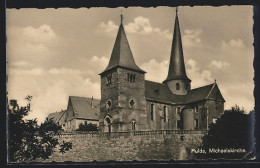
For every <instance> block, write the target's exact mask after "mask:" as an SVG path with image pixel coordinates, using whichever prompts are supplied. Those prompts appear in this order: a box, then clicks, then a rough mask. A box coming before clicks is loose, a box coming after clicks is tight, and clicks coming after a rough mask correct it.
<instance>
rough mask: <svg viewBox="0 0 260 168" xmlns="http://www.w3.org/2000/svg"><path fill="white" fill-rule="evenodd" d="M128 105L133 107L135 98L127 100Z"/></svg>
mask: <svg viewBox="0 0 260 168" xmlns="http://www.w3.org/2000/svg"><path fill="white" fill-rule="evenodd" d="M129 105H130V107H134V105H135V100H134V99H131V100H130V101H129Z"/></svg>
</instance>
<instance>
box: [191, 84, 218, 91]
mask: <svg viewBox="0 0 260 168" xmlns="http://www.w3.org/2000/svg"><path fill="white" fill-rule="evenodd" d="M213 84H214V83H212V84H208V85H204V86H201V87H197V88H194V89H191V90H188V92H190V91H194V90H197V89H201V88H204V87H207V86H210V85H213Z"/></svg>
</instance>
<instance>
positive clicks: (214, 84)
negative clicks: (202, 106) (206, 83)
mask: <svg viewBox="0 0 260 168" xmlns="http://www.w3.org/2000/svg"><path fill="white" fill-rule="evenodd" d="M216 84H217V83H216V82H214V83H213V85H212V87H211V89H210V91H209V94H208V95H207V97H206V98H205V99H207V98H208V97H209V95H210V93H211V92H212V90H213V88H214V87H215V86H216Z"/></svg>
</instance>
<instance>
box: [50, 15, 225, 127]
mask: <svg viewBox="0 0 260 168" xmlns="http://www.w3.org/2000/svg"><path fill="white" fill-rule="evenodd" d="M122 19H123V18H122V15H121V24H120V26H119V30H118V33H117V37H116V40H115V44H114V47H113V50H112V54H111V57H110V61H109V63H108V66H107V67H106V69H105V70H104V71H103V72H101V73H100V74H99V75H100V77H101V100H98V99H93V98H92V99H91V98H84V97H75V96H70V97H69V100H68V107H67V110H66V111H64V112H63V113H59V114H54V113H53V114H50V115H49V118H59V119H58V120H56V123H63V128H64V130H65V131H75V130H76V129H77V128H78V126H79V124H80V123H94V124H97V125H98V129H99V131H102V132H128V131H148V130H178V129H179V130H207V129H208V126H209V124H211V123H212V122H213V123H214V122H216V120H217V119H218V118H219V117H220V116H221V115H222V114H223V112H224V102H225V100H224V98H223V96H222V95H221V92H220V90H219V87H218V85H217V83H216V80H215V82H214V83H212V84H209V85H206V86H202V87H199V88H195V89H192V88H191V80H190V79H189V77H188V76H187V74H186V70H185V61H184V56H183V49H182V41H181V33H180V26H179V20H178V14H177V10H176V17H175V26H174V33H173V40H172V48H171V54H170V63H169V71H168V75H167V74H165V76H166V75H167V77H166V79H165V80H164V81H163V82H162V83H158V82H153V81H148V80H145V74H146V72H145V71H144V70H142V69H140V68H139V67H138V65H136V63H135V60H134V57H133V54H132V52H131V48H130V45H129V43H128V40H127V37H126V33H125V30H124V26H123V23H122ZM154 68H156V67H154ZM55 116H56V117H55ZM57 116H58V117H57Z"/></svg>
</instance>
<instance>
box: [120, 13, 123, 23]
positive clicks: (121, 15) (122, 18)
mask: <svg viewBox="0 0 260 168" xmlns="http://www.w3.org/2000/svg"><path fill="white" fill-rule="evenodd" d="M120 17H121V24H123V14H122V10H121V15H120Z"/></svg>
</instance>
